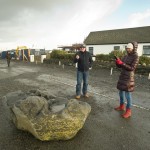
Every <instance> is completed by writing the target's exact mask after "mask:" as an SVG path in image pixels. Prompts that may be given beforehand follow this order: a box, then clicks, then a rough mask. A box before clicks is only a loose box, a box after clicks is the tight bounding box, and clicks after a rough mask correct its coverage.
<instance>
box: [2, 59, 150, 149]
mask: <svg viewBox="0 0 150 150" xmlns="http://www.w3.org/2000/svg"><path fill="white" fill-rule="evenodd" d="M118 74H119V72H118V71H114V72H113V75H111V76H110V70H107V69H100V68H95V69H93V70H91V71H90V82H89V90H90V94H91V97H90V98H89V99H84V98H83V97H82V98H81V101H86V102H87V103H89V104H90V105H91V107H92V111H91V113H90V115H89V117H88V119H87V120H86V123H85V125H84V127H83V128H82V129H81V130H80V131H79V132H78V134H77V135H76V136H75V137H74V138H73V139H71V140H69V141H49V142H42V141H39V140H37V139H35V138H34V137H33V136H32V135H31V134H29V133H27V132H24V131H20V130H17V129H16V127H15V126H14V125H13V123H12V122H11V120H10V118H9V117H8V111H7V110H6V108H5V107H4V106H3V104H2V101H1V100H0V150H63V149H65V150H112V149H113V150H143V149H144V150H150V142H149V139H150V80H148V79H147V77H143V76H142V77H140V76H139V75H137V76H136V89H135V92H134V93H133V104H134V105H133V108H132V112H133V115H132V117H131V118H129V119H123V118H122V117H121V113H120V112H116V111H115V110H114V107H115V106H116V105H117V104H118V103H119V102H118V91H117V89H116V83H117V79H118ZM75 84H76V69H75V68H74V67H72V66H65V68H64V69H63V68H62V67H61V66H58V65H43V64H42V65H41V64H39V65H36V64H31V63H26V62H25V63H22V62H11V67H9V68H8V67H7V66H6V61H5V60H0V97H1V98H2V97H3V96H5V95H6V94H7V93H10V92H13V91H17V90H22V91H24V92H26V91H28V90H30V89H39V88H40V89H43V90H44V89H45V90H47V89H48V90H50V91H51V93H52V94H55V95H56V96H58V97H63V98H67V99H70V98H73V97H74V96H75Z"/></svg>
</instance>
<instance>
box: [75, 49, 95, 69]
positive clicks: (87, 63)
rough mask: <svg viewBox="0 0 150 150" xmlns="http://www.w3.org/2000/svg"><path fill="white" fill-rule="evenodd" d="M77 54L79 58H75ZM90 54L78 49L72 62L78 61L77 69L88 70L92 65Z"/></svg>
mask: <svg viewBox="0 0 150 150" xmlns="http://www.w3.org/2000/svg"><path fill="white" fill-rule="evenodd" d="M77 55H79V59H76V56H77ZM92 62H93V61H92V56H91V54H90V53H89V52H87V51H84V52H82V51H79V52H77V53H76V55H75V58H74V63H78V71H81V72H84V71H88V70H89V68H91V67H92Z"/></svg>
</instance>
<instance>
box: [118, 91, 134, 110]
mask: <svg viewBox="0 0 150 150" xmlns="http://www.w3.org/2000/svg"><path fill="white" fill-rule="evenodd" d="M119 96H120V104H124V102H125V100H124V97H126V99H127V106H126V108H127V109H128V108H131V103H132V96H131V92H126V91H119Z"/></svg>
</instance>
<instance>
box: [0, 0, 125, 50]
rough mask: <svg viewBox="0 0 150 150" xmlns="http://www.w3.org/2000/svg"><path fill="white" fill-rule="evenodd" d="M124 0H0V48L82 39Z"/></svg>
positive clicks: (71, 42)
mask: <svg viewBox="0 0 150 150" xmlns="http://www.w3.org/2000/svg"><path fill="white" fill-rule="evenodd" d="M121 2H122V0H114V1H113V2H112V0H105V1H100V0H92V1H91V0H82V1H81V0H37V1H36V0H30V1H24V0H13V1H12V0H0V26H1V28H0V35H1V38H0V42H1V43H0V48H1V47H6V45H7V47H10V48H11V47H12V48H15V47H17V46H19V45H27V46H28V47H31V45H36V46H35V47H46V48H47V49H51V48H56V47H57V45H60V44H61V45H63V44H73V43H74V42H83V40H84V38H85V36H86V35H87V34H88V33H89V32H90V31H91V30H94V26H95V24H97V26H98V24H100V23H101V20H102V19H103V18H104V17H107V16H108V15H109V14H110V13H112V12H113V11H115V10H116V9H117V7H118V6H119V5H120V3H121Z"/></svg>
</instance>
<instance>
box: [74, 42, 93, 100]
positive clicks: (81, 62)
mask: <svg viewBox="0 0 150 150" xmlns="http://www.w3.org/2000/svg"><path fill="white" fill-rule="evenodd" d="M74 63H77V85H76V99H80V96H81V84H82V80H83V87H82V93H83V96H85V97H86V98H88V97H89V95H88V93H87V89H88V77H89V68H91V67H92V56H91V54H90V53H89V52H87V51H86V48H85V46H84V45H81V46H80V51H79V52H77V53H76V55H75V58H74Z"/></svg>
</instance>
